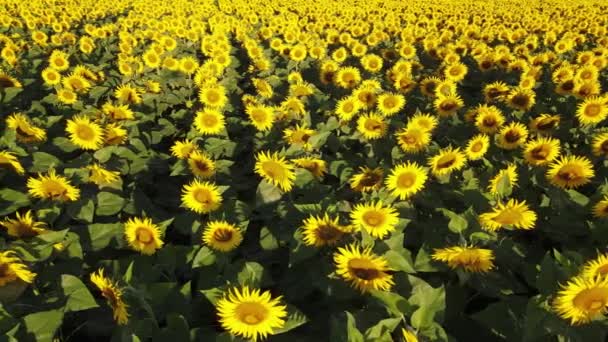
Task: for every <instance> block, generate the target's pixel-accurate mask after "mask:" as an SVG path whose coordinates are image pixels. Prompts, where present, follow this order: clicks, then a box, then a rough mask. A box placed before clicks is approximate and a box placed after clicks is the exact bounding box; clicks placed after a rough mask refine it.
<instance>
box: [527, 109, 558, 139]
mask: <svg viewBox="0 0 608 342" xmlns="http://www.w3.org/2000/svg"><path fill="white" fill-rule="evenodd" d="M559 122H560V116H559V115H557V114H556V115H552V114H541V115H539V116H537V117H536V118H534V119H533V120H531V121H530V123H529V124H528V127H530V130H532V132H535V133H539V134H549V133H551V130H553V129H554V128H556V127H557V125H559Z"/></svg>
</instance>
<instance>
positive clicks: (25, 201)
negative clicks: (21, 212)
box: [0, 188, 30, 216]
mask: <svg viewBox="0 0 608 342" xmlns="http://www.w3.org/2000/svg"><path fill="white" fill-rule="evenodd" d="M29 204H30V199H29V197H27V194H24V193H22V192H19V191H15V190H13V189H9V188H5V189H2V190H0V215H2V216H4V215H8V214H10V213H13V212H15V211H16V210H17V209H19V208H23V207H26V206H28V205H29Z"/></svg>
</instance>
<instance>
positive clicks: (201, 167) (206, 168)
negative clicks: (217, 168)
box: [194, 160, 209, 172]
mask: <svg viewBox="0 0 608 342" xmlns="http://www.w3.org/2000/svg"><path fill="white" fill-rule="evenodd" d="M194 165H196V168H197V169H198V170H199V171H201V172H207V171H209V165H207V163H206V162H204V161H202V160H195V161H194Z"/></svg>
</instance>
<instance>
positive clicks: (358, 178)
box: [349, 166, 384, 192]
mask: <svg viewBox="0 0 608 342" xmlns="http://www.w3.org/2000/svg"><path fill="white" fill-rule="evenodd" d="M359 169H360V171H359V173H357V174H354V175H353V176H352V177H351V178H350V180H349V182H350V187H351V188H352V189H353V190H355V191H359V192H368V191H373V190H378V189H380V188H381V187H382V180H383V179H384V170H382V168H380V167H377V168H374V169H371V168H369V167H367V166H364V167H361V168H359Z"/></svg>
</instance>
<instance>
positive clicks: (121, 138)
mask: <svg viewBox="0 0 608 342" xmlns="http://www.w3.org/2000/svg"><path fill="white" fill-rule="evenodd" d="M127 134H128V132H127V130H126V129H124V128H122V125H120V124H116V123H109V124H107V125H106V127H105V129H104V134H103V137H104V143H105V144H106V145H120V144H124V143H125V141H127Z"/></svg>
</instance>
